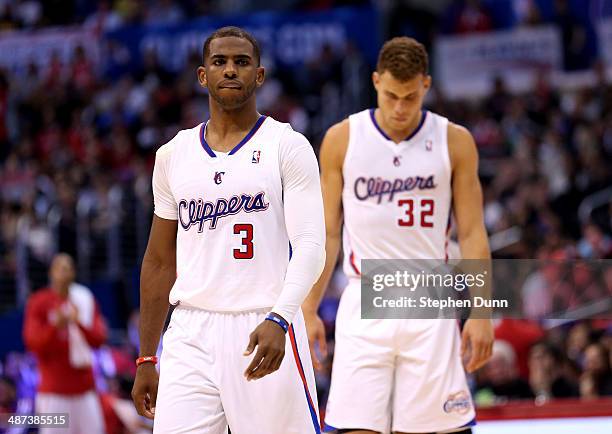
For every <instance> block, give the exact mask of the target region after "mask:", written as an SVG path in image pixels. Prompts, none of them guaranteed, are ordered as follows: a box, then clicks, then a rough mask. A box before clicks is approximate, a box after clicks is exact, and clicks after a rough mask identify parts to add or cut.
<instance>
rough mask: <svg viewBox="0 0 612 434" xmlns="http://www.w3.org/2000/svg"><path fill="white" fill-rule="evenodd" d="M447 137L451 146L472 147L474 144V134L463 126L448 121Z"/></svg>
mask: <svg viewBox="0 0 612 434" xmlns="http://www.w3.org/2000/svg"><path fill="white" fill-rule="evenodd" d="M447 137H448V143H449V144H459V145H461V144H464V145H470V144H473V143H474V138H473V137H472V133H470V131H469V130H468V129H467V128H466V127H464V126H463V125H459V124H456V123H454V122H451V121H448V127H447Z"/></svg>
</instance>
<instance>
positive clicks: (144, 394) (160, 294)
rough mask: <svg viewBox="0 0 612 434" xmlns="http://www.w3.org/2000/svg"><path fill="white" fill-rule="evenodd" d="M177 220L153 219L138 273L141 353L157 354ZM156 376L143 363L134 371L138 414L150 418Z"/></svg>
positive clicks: (151, 367)
mask: <svg viewBox="0 0 612 434" xmlns="http://www.w3.org/2000/svg"><path fill="white" fill-rule="evenodd" d="M176 231H177V221H176V220H166V219H163V218H160V217H158V216H156V215H154V216H153V224H152V226H151V234H150V236H149V243H148V245H147V249H146V251H145V254H144V258H143V260H142V270H141V274H140V328H139V331H140V353H139V356H141V357H144V356H152V355H155V354H156V352H157V345H158V344H159V339H160V337H161V333H162V329H163V327H164V321H165V320H166V316H167V314H168V295H169V294H170V289H171V288H172V285H173V284H174V281H175V280H176ZM157 384H158V374H157V370H156V369H155V364H154V363H143V364H141V365H140V366H138V369H137V370H136V379H135V381H134V388H133V389H132V399H133V400H134V404H135V405H136V409H137V410H138V414H140V415H141V416H145V417H147V418H149V419H153V416H154V413H155V401H156V399H157Z"/></svg>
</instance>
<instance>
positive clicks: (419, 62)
mask: <svg viewBox="0 0 612 434" xmlns="http://www.w3.org/2000/svg"><path fill="white" fill-rule="evenodd" d="M428 64H429V57H428V56H427V50H425V47H424V46H423V44H421V43H420V42H418V41H417V40H416V39H413V38H408V37H406V36H401V37H396V38H393V39H391V40H389V41H387V42H385V44H384V45H383V46H382V48H381V49H380V53H378V64H377V65H376V71H378V73H379V74H382V73H383V72H385V71H389V72H390V73H391V75H393V77H395V78H396V79H398V80H401V81H405V80H410V79H412V78H414V77H416V76H417V75H418V74H423V75H427V70H428V68H429V65H428Z"/></svg>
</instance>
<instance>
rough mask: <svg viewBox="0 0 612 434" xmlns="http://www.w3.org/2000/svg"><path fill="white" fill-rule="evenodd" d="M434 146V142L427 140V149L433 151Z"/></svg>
mask: <svg viewBox="0 0 612 434" xmlns="http://www.w3.org/2000/svg"><path fill="white" fill-rule="evenodd" d="M432 148H433V143H432V141H431V140H425V149H427V150H428V151H431V149H432Z"/></svg>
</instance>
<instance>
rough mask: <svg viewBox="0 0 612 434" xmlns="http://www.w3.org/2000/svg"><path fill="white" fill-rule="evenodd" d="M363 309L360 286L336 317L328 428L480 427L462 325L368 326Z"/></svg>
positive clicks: (396, 322)
mask: <svg viewBox="0 0 612 434" xmlns="http://www.w3.org/2000/svg"><path fill="white" fill-rule="evenodd" d="M360 303H361V289H360V281H358V280H356V281H355V280H352V281H351V283H349V285H348V287H347V288H346V290H345V291H344V293H343V294H342V298H341V300H340V306H339V308H338V315H337V317H336V346H335V351H334V363H333V368H332V379H331V380H332V381H331V389H330V394H329V400H328V403H327V411H326V414H325V425H326V427H328V428H329V429H330V430H331V429H333V428H336V429H351V428H353V429H367V430H373V431H377V432H382V433H388V432H390V431H400V432H408V433H431V432H440V431H447V430H451V429H456V428H459V427H463V426H466V427H467V426H470V425H473V424H474V417H475V413H474V407H473V404H472V399H471V395H470V392H469V389H468V385H467V381H466V377H465V372H464V370H463V365H462V363H461V357H460V346H461V340H460V336H459V330H458V327H457V322H456V321H455V320H446V319H431V320H427V319H426V320H423V319H384V320H370V319H368V320H364V319H361V305H360Z"/></svg>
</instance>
